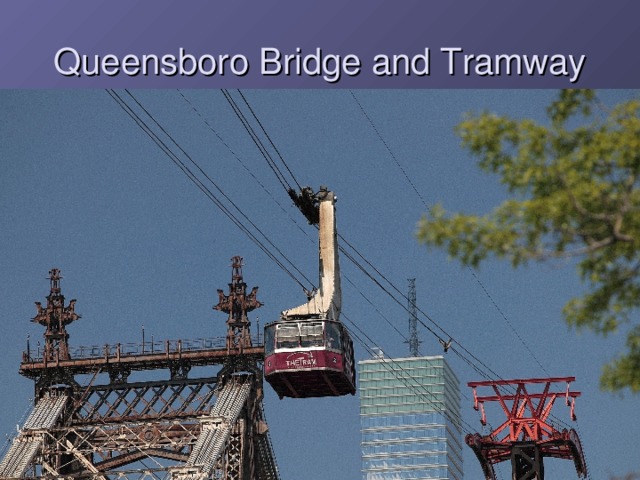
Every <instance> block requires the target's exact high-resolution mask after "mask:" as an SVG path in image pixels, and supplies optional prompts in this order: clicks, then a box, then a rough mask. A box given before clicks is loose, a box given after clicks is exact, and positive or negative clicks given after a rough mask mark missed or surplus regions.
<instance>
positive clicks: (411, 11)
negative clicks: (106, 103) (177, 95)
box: [0, 0, 640, 88]
mask: <svg viewBox="0 0 640 480" xmlns="http://www.w3.org/2000/svg"><path fill="white" fill-rule="evenodd" d="M2 10H3V11H2V15H1V18H0V45H2V47H0V87H2V88H67V87H68V88H78V87H80V88H81V87H88V88H93V87H99V88H103V87H114V88H118V87H131V88H142V87H154V88H156V87H157V88H166V87H172V88H175V87H181V88H221V87H237V88H257V87H260V88H478V87H480V88H565V87H575V88H580V87H592V88H604V87H607V88H634V87H638V86H640V66H639V64H640V62H639V61H638V53H637V48H638V45H640V29H639V28H638V24H637V23H638V19H639V18H640V2H638V1H637V0H609V1H608V2H603V1H602V0H581V1H575V0H559V1H558V0H537V1H535V2H533V1H527V2H525V1H521V0H449V1H444V0H395V1H390V0H351V1H350V0H324V1H317V0H316V1H313V0H271V1H269V0H234V1H226V2H224V1H216V0H183V1H178V0H154V1H150V0H137V1H136V0H128V1H122V0H109V1H104V0H82V1H78V0H50V1H43V0H6V1H5V2H3V7H2ZM286 56H289V60H288V61H285V57H286ZM56 59H58V60H57V61H56ZM287 68H288V69H289V71H288V72H287Z"/></svg>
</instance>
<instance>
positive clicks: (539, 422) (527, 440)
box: [465, 377, 587, 480]
mask: <svg viewBox="0 0 640 480" xmlns="http://www.w3.org/2000/svg"><path fill="white" fill-rule="evenodd" d="M573 381H575V377H558V378H529V379H518V380H493V381H492V380H489V381H485V382H469V383H468V385H469V386H470V387H471V388H472V389H473V399H474V409H475V410H478V411H480V414H481V418H480V422H481V423H482V425H486V424H487V417H486V412H485V403H491V402H496V403H498V404H499V406H500V407H501V409H502V411H503V412H504V414H505V415H506V417H507V420H506V421H505V422H503V423H502V424H501V425H500V426H499V427H497V428H496V429H494V430H493V431H492V432H491V433H489V434H488V435H480V434H479V433H474V434H469V435H467V436H466V438H465V442H466V443H467V445H469V447H471V449H472V450H473V451H474V453H475V454H476V457H477V458H478V460H479V461H480V466H481V467H482V471H483V473H484V476H485V479H486V480H495V479H496V475H495V471H494V469H493V465H495V464H496V463H500V462H503V461H506V460H510V461H511V468H512V472H513V474H512V478H513V480H544V464H543V459H544V457H554V458H562V459H566V460H573V462H574V464H575V467H576V472H577V473H578V475H579V476H580V477H585V476H586V475H587V467H586V463H585V460H584V455H583V453H582V447H581V445H580V439H579V438H578V434H577V433H576V431H575V430H574V429H569V430H567V429H563V430H558V429H557V428H556V427H554V426H553V425H552V424H551V422H550V421H549V415H550V414H551V409H552V408H553V405H554V403H555V401H556V400H557V399H559V398H560V399H564V400H565V403H566V405H567V406H569V407H570V415H571V419H572V420H574V421H575V420H576V416H575V400H576V398H577V397H579V396H580V392H575V391H571V390H570V384H571V382H573ZM557 383H566V389H565V390H563V391H558V390H554V389H553V388H552V385H553V384H557ZM482 387H488V388H490V389H492V390H493V395H478V393H477V389H478V388H482ZM501 389H502V390H501ZM540 389H541V391H540ZM534 390H535V391H534ZM512 392H515V393H512Z"/></svg>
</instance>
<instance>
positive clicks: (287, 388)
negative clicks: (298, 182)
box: [264, 187, 356, 398]
mask: <svg viewBox="0 0 640 480" xmlns="http://www.w3.org/2000/svg"><path fill="white" fill-rule="evenodd" d="M290 193H291V194H292V198H293V200H294V202H295V203H296V204H297V205H298V207H299V208H300V209H301V210H302V212H303V213H304V214H305V216H306V217H307V219H308V220H309V223H312V224H316V223H317V224H318V235H319V243H320V245H319V247H320V248H319V253H320V262H319V263H320V284H319V285H320V287H319V289H318V290H317V291H315V292H313V295H311V294H310V295H308V302H307V303H305V304H303V305H300V306H299V307H296V308H292V309H290V310H285V311H283V312H282V314H281V316H280V320H278V321H276V322H273V323H270V324H268V325H266V326H265V331H264V349H265V359H264V374H265V379H266V380H267V381H268V382H269V383H270V384H271V386H272V387H273V389H274V390H275V391H276V393H277V394H278V395H279V396H280V398H282V397H295V398H306V397H326V396H339V395H347V394H351V395H353V394H354V393H355V391H356V386H355V385H356V378H355V377H356V375H355V364H354V355H353V342H352V341H351V338H350V337H349V332H348V331H347V329H346V328H345V326H344V325H343V324H342V323H341V322H340V321H339V316H340V308H341V302H342V293H341V290H340V267H339V263H338V245H337V232H336V221H335V201H336V197H335V195H334V194H333V192H330V191H328V190H327V189H326V188H324V187H320V191H319V192H318V193H317V194H314V193H313V192H312V191H311V189H309V188H306V189H304V190H303V191H302V193H301V194H300V195H297V194H295V193H292V192H290Z"/></svg>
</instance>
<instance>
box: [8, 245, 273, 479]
mask: <svg viewBox="0 0 640 480" xmlns="http://www.w3.org/2000/svg"><path fill="white" fill-rule="evenodd" d="M232 260H233V278H232V283H230V284H229V287H230V291H229V295H228V296H227V295H224V294H222V293H220V302H221V303H220V304H219V305H218V306H216V307H214V308H216V309H217V310H222V311H224V312H225V313H229V319H228V321H227V324H228V335H227V337H226V338H221V339H200V340H198V341H195V342H190V341H174V342H169V341H167V342H158V343H155V342H152V343H146V344H145V343H144V342H143V344H141V345H125V346H123V345H116V346H105V347H103V348H101V349H97V348H80V349H75V350H72V349H71V348H70V347H69V344H68V338H69V335H68V333H67V331H66V326H67V325H68V324H70V323H71V322H73V321H75V320H77V319H79V318H80V316H79V315H78V314H76V313H75V310H74V304H75V300H72V301H71V302H70V303H69V305H65V300H64V296H63V295H62V293H61V291H60V278H61V277H60V272H59V270H57V269H52V270H51V272H50V280H51V291H50V295H49V296H48V297H47V306H46V307H42V306H41V305H40V304H39V303H37V304H36V306H37V308H38V315H37V316H36V317H35V318H34V321H35V322H37V323H40V324H42V325H43V326H45V328H46V331H45V342H44V346H43V348H42V349H41V350H38V351H36V352H32V351H30V349H29V347H27V351H26V352H25V353H24V354H23V361H22V363H21V365H20V373H21V374H22V375H24V376H26V377H28V378H31V379H33V380H34V382H35V405H34V407H33V410H32V411H31V414H30V415H29V417H28V418H27V420H26V422H25V423H24V424H23V425H22V427H21V428H20V429H19V432H18V435H17V436H16V437H15V438H14V439H13V442H12V443H11V445H10V447H9V448H8V449H7V451H6V452H5V453H4V456H3V458H2V460H1V461H0V479H14V478H16V479H17V478H28V479H36V478H38V479H39V478H65V479H99V480H107V479H109V480H115V479H123V480H124V479H147V478H149V479H153V480H164V479H175V480H187V479H189V480H191V479H193V480H206V479H224V480H254V479H256V480H257V479H260V480H279V474H278V469H277V465H276V462H275V456H274V453H273V449H272V445H271V441H270V438H269V432H268V426H267V423H266V421H265V417H264V410H263V406H262V399H263V379H262V368H261V363H262V360H263V358H264V349H263V347H262V346H260V345H258V344H257V343H256V342H255V341H254V339H252V338H251V336H250V334H249V321H248V319H247V315H246V314H247V312H248V311H250V310H252V309H253V308H257V307H258V306H260V303H259V302H258V301H257V300H256V298H255V296H256V292H257V289H255V288H254V290H253V291H252V292H251V293H250V294H246V284H244V282H243V280H242V270H241V265H242V264H241V262H242V259H241V258H240V257H234V258H233V259H232ZM227 307H228V308H227ZM195 366H212V367H217V372H216V374H215V375H214V376H210V377H203V378H190V377H189V373H190V371H191V369H192V367H195ZM152 370H153V371H161V372H162V371H164V372H166V374H167V377H168V378H167V379H165V380H151V381H136V382H131V381H129V377H130V375H131V373H132V372H134V371H152ZM156 376H157V375H156ZM81 379H84V380H85V381H84V382H83V381H81ZM102 379H106V380H107V381H106V382H101V380H102ZM82 383H84V386H82V385H81V384H82Z"/></svg>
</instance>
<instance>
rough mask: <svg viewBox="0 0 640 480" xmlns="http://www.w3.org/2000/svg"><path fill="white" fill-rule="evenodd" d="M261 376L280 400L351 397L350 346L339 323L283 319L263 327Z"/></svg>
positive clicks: (352, 392)
mask: <svg viewBox="0 0 640 480" xmlns="http://www.w3.org/2000/svg"><path fill="white" fill-rule="evenodd" d="M264 353H265V359H264V373H265V378H266V379H267V381H268V382H269V383H270V384H271V386H272V387H273V389H274V390H275V391H276V393H277V394H278V395H279V396H280V398H282V397H296V398H298V397H326V396H340V395H347V394H351V395H353V394H354V393H355V392H356V386H355V381H356V379H355V365H354V359H353V343H352V341H351V338H350V337H349V332H348V331H347V329H346V328H345V327H344V325H342V323H341V322H338V321H333V320H298V321H292V320H282V321H278V322H273V323H271V324H269V325H267V326H266V327H265V336H264Z"/></svg>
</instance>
